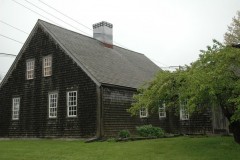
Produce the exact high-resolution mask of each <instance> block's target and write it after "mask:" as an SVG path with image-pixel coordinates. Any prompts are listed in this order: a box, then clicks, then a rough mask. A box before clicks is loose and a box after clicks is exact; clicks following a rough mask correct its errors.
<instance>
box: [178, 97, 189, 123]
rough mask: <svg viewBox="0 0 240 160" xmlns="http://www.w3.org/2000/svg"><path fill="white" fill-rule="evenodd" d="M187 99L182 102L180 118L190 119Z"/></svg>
mask: <svg viewBox="0 0 240 160" xmlns="http://www.w3.org/2000/svg"><path fill="white" fill-rule="evenodd" d="M186 104H187V101H184V102H180V110H179V111H180V120H189V112H188V110H187V108H186Z"/></svg>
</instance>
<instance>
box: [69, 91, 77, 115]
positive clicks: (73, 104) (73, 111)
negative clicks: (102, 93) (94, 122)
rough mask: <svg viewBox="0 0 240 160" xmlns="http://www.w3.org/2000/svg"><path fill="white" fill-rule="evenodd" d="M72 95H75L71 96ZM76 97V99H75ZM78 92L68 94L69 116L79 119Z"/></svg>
mask: <svg viewBox="0 0 240 160" xmlns="http://www.w3.org/2000/svg"><path fill="white" fill-rule="evenodd" d="M70 94H75V95H73V96H71V95H70ZM74 97H75V98H74ZM77 97H78V96H77V91H68V92H67V116H68V117H77Z"/></svg>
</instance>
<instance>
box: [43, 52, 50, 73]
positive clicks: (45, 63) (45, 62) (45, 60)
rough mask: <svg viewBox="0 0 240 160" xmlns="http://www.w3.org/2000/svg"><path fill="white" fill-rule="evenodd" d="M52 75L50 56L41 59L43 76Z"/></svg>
mask: <svg viewBox="0 0 240 160" xmlns="http://www.w3.org/2000/svg"><path fill="white" fill-rule="evenodd" d="M51 75H52V56H47V57H44V58H43V76H44V77H47V76H51Z"/></svg>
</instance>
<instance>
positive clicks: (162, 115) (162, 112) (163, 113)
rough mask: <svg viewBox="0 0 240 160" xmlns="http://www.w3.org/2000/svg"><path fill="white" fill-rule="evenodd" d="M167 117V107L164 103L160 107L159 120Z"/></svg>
mask: <svg viewBox="0 0 240 160" xmlns="http://www.w3.org/2000/svg"><path fill="white" fill-rule="evenodd" d="M165 117H166V105H165V103H163V104H161V105H160V106H159V118H165Z"/></svg>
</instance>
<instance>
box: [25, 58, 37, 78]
mask: <svg viewBox="0 0 240 160" xmlns="http://www.w3.org/2000/svg"><path fill="white" fill-rule="evenodd" d="M34 68H35V60H34V59H29V60H27V61H26V78H27V80H29V79H34Z"/></svg>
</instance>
